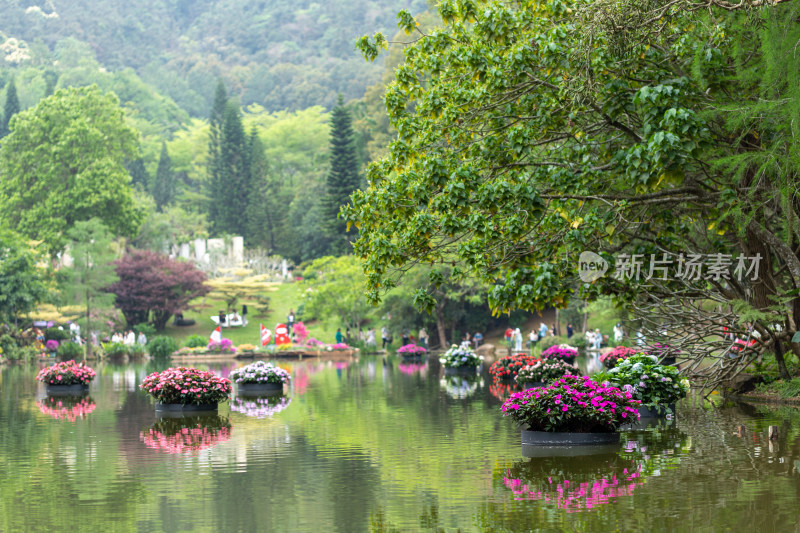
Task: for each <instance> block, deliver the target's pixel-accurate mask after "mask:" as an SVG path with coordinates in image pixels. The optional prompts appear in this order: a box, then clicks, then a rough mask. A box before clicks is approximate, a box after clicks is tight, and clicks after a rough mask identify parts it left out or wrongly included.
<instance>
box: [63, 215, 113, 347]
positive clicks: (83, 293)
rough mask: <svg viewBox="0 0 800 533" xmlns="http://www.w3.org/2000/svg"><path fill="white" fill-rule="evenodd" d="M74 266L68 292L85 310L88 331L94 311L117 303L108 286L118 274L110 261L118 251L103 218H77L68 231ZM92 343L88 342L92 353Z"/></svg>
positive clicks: (70, 268) (69, 279) (70, 272)
mask: <svg viewBox="0 0 800 533" xmlns="http://www.w3.org/2000/svg"><path fill="white" fill-rule="evenodd" d="M67 235H68V237H69V239H70V241H69V252H70V255H71V256H72V260H73V263H72V266H71V267H69V268H67V269H64V270H65V272H66V282H65V286H64V289H65V292H66V293H67V295H68V296H69V297H70V298H71V299H72V300H73V301H74V302H75V303H77V304H80V305H81V306H82V307H83V308H84V309H85V310H86V312H85V314H84V315H83V318H82V319H81V320H80V322H82V324H83V325H84V331H85V332H86V335H89V334H90V332H91V331H92V324H93V321H92V318H93V312H94V313H96V312H97V310H99V309H109V308H111V307H113V305H114V295H113V294H111V293H109V292H107V291H106V288H107V287H108V286H110V285H111V284H112V283H114V282H115V281H117V280H118V279H119V278H118V277H117V275H116V274H115V273H114V265H113V264H112V263H111V261H113V260H114V259H115V256H116V254H115V253H114V251H113V249H112V248H111V235H110V234H109V232H108V230H107V229H106V227H105V226H104V225H103V223H102V222H101V221H100V219H97V218H93V219H91V220H88V221H81V222H76V223H75V225H74V227H72V229H70V230H69V231H68V232H67ZM91 346H92V345H91V343H89V344H87V347H88V349H89V354H91Z"/></svg>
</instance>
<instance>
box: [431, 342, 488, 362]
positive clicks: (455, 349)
mask: <svg viewBox="0 0 800 533" xmlns="http://www.w3.org/2000/svg"><path fill="white" fill-rule="evenodd" d="M481 361H483V356H479V355H478V354H476V353H475V352H474V351H472V348H469V347H467V346H465V345H461V346H456V345H455V344H454V345H452V346H451V347H450V349H449V350H447V351H446V352H445V353H444V354H442V356H441V357H440V358H439V362H440V363H442V364H443V365H444V366H448V367H461V366H478V365H479V364H481Z"/></svg>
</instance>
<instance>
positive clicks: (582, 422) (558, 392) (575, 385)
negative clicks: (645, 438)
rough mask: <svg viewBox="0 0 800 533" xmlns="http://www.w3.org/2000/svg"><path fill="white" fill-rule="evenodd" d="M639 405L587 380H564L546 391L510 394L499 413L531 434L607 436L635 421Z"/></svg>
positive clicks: (625, 395)
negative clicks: (539, 432)
mask: <svg viewBox="0 0 800 533" xmlns="http://www.w3.org/2000/svg"><path fill="white" fill-rule="evenodd" d="M639 405H640V402H639V400H635V399H633V395H632V394H631V393H630V392H627V391H622V390H620V389H618V388H616V387H611V386H607V385H601V384H599V383H597V382H595V381H592V379H591V378H589V377H588V376H584V377H579V376H564V377H563V378H561V379H557V380H556V381H554V382H553V384H552V385H550V386H548V387H535V388H532V389H526V390H524V391H522V392H516V393H514V394H512V395H511V397H509V399H508V400H506V401H505V402H504V403H503V407H502V411H503V413H504V416H510V417H511V418H513V419H514V420H515V421H517V422H518V423H520V424H527V425H528V427H529V429H530V430H532V431H553V432H575V433H589V432H597V433H610V432H613V431H616V430H617V428H619V426H621V425H623V424H626V423H633V422H636V421H638V420H639V412H638V407H639Z"/></svg>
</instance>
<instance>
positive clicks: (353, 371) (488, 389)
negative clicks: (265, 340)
mask: <svg viewBox="0 0 800 533" xmlns="http://www.w3.org/2000/svg"><path fill="white" fill-rule="evenodd" d="M281 364H282V365H283V366H286V367H290V370H291V372H292V376H293V380H294V382H293V385H292V387H291V389H290V390H289V391H288V392H287V394H286V395H285V396H282V397H277V398H268V399H261V400H241V399H234V401H232V402H230V403H226V404H223V405H222V406H221V407H220V410H219V413H218V415H216V416H213V417H196V418H189V419H181V418H178V419H157V417H156V415H155V412H154V408H153V404H152V403H151V400H150V399H149V398H148V397H147V396H145V395H144V394H142V393H141V392H139V391H138V385H139V383H141V381H142V379H143V378H144V376H146V375H147V374H148V373H149V372H152V371H155V370H161V369H163V368H164V367H166V366H168V365H165V364H163V363H162V364H161V365H159V364H155V363H152V362H151V363H148V364H146V365H131V366H125V367H120V366H112V365H97V366H96V367H95V368H96V370H97V373H98V376H97V378H96V380H95V382H94V383H93V384H92V387H91V392H90V396H89V397H88V398H84V399H73V400H70V399H64V398H59V399H49V398H46V397H45V396H44V390H43V388H42V387H41V386H40V385H39V384H38V383H37V382H36V381H34V377H35V375H36V372H37V370H38V368H39V367H38V366H36V365H30V366H12V367H5V368H0V428H2V430H1V431H0V531H2V532H16V531H24V532H35V531H42V532H54V531H73V532H75V531H91V532H106V531H147V532H150V531H164V532H183V531H213V532H220V531H223V532H230V531H248V532H249V531H258V532H264V531H269V532H273V531H274V532H294V531H298V532H304V531H313V532H317V531H321V532H361V531H365V532H367V531H368V532H379V531H380V532H400V531H402V532H405V531H446V532H455V531H462V532H466V531H492V532H505V531H508V532H511V531H514V532H516V531H581V532H586V531H693V532H694V531H758V532H768V531H781V532H785V531H797V530H798V527H799V526H798V521H799V520H798V514H799V513H800V512H799V511H798V507H797V503H798V501H800V499H799V498H800V473H798V469H799V468H800V414H799V413H798V411H797V410H795V409H792V408H781V409H770V408H766V407H763V408H762V407H750V406H742V405H740V406H727V407H718V408H713V407H705V408H700V407H695V406H692V402H690V401H688V400H687V401H684V402H683V404H681V405H679V409H678V416H677V417H676V419H675V420H671V421H664V422H663V423H661V424H657V425H654V426H650V427H647V428H645V429H641V430H635V431H634V430H631V431H625V432H624V433H623V435H622V443H621V445H620V446H619V447H618V448H614V449H611V450H607V449H606V450H603V451H602V452H601V453H598V454H595V455H586V456H579V457H525V456H524V455H523V450H522V449H521V446H520V435H519V431H518V430H517V429H516V428H515V427H514V425H513V424H512V423H511V421H510V420H507V419H504V418H503V417H502V416H501V415H500V409H499V408H500V404H501V401H500V400H499V399H498V398H497V397H496V396H502V395H503V394H507V392H508V390H507V387H505V386H492V384H491V381H490V379H489V378H488V377H487V376H486V375H485V374H484V375H483V376H482V377H481V378H478V379H474V380H471V379H469V378H464V377H460V376H456V377H453V378H445V377H444V376H442V375H441V369H440V368H439V365H438V363H437V362H436V361H435V360H431V361H429V362H427V363H424V364H412V363H408V364H404V363H403V362H402V361H400V360H399V359H398V358H395V357H394V356H392V357H388V358H386V359H382V358H380V357H362V358H361V359H360V360H358V361H351V362H339V363H333V362H317V361H303V362H285V363H281ZM207 366H208V367H209V368H210V369H212V370H214V371H216V372H218V373H220V374H221V375H227V374H228V373H229V372H230V370H232V369H233V368H235V367H236V366H237V363H230V364H216V365H207ZM37 385H38V386H37ZM769 425H777V426H779V435H780V436H779V438H778V439H777V440H776V441H773V442H770V441H768V440H767V439H766V431H767V427H768V426H769ZM526 455H527V454H526Z"/></svg>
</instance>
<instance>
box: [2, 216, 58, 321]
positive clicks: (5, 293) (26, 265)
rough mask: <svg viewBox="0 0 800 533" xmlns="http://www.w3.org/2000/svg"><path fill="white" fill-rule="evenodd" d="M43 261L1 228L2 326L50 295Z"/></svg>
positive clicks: (19, 239)
mask: <svg viewBox="0 0 800 533" xmlns="http://www.w3.org/2000/svg"><path fill="white" fill-rule="evenodd" d="M40 259H41V258H40V256H39V254H37V253H36V252H35V251H34V249H33V248H32V247H31V246H29V245H28V244H27V243H26V242H25V241H24V240H23V239H22V238H21V237H20V236H19V235H17V234H16V233H14V232H12V231H10V230H8V229H6V228H4V227H2V226H0V322H13V321H14V318H15V317H17V316H18V315H21V314H25V313H27V312H28V311H31V310H32V309H33V308H34V307H35V306H36V304H37V303H38V302H40V301H41V300H42V299H43V298H44V297H45V296H46V295H47V287H46V285H45V280H46V275H45V272H43V270H42V269H41V268H40V267H39V266H38V265H37V263H38V262H39V261H40Z"/></svg>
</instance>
